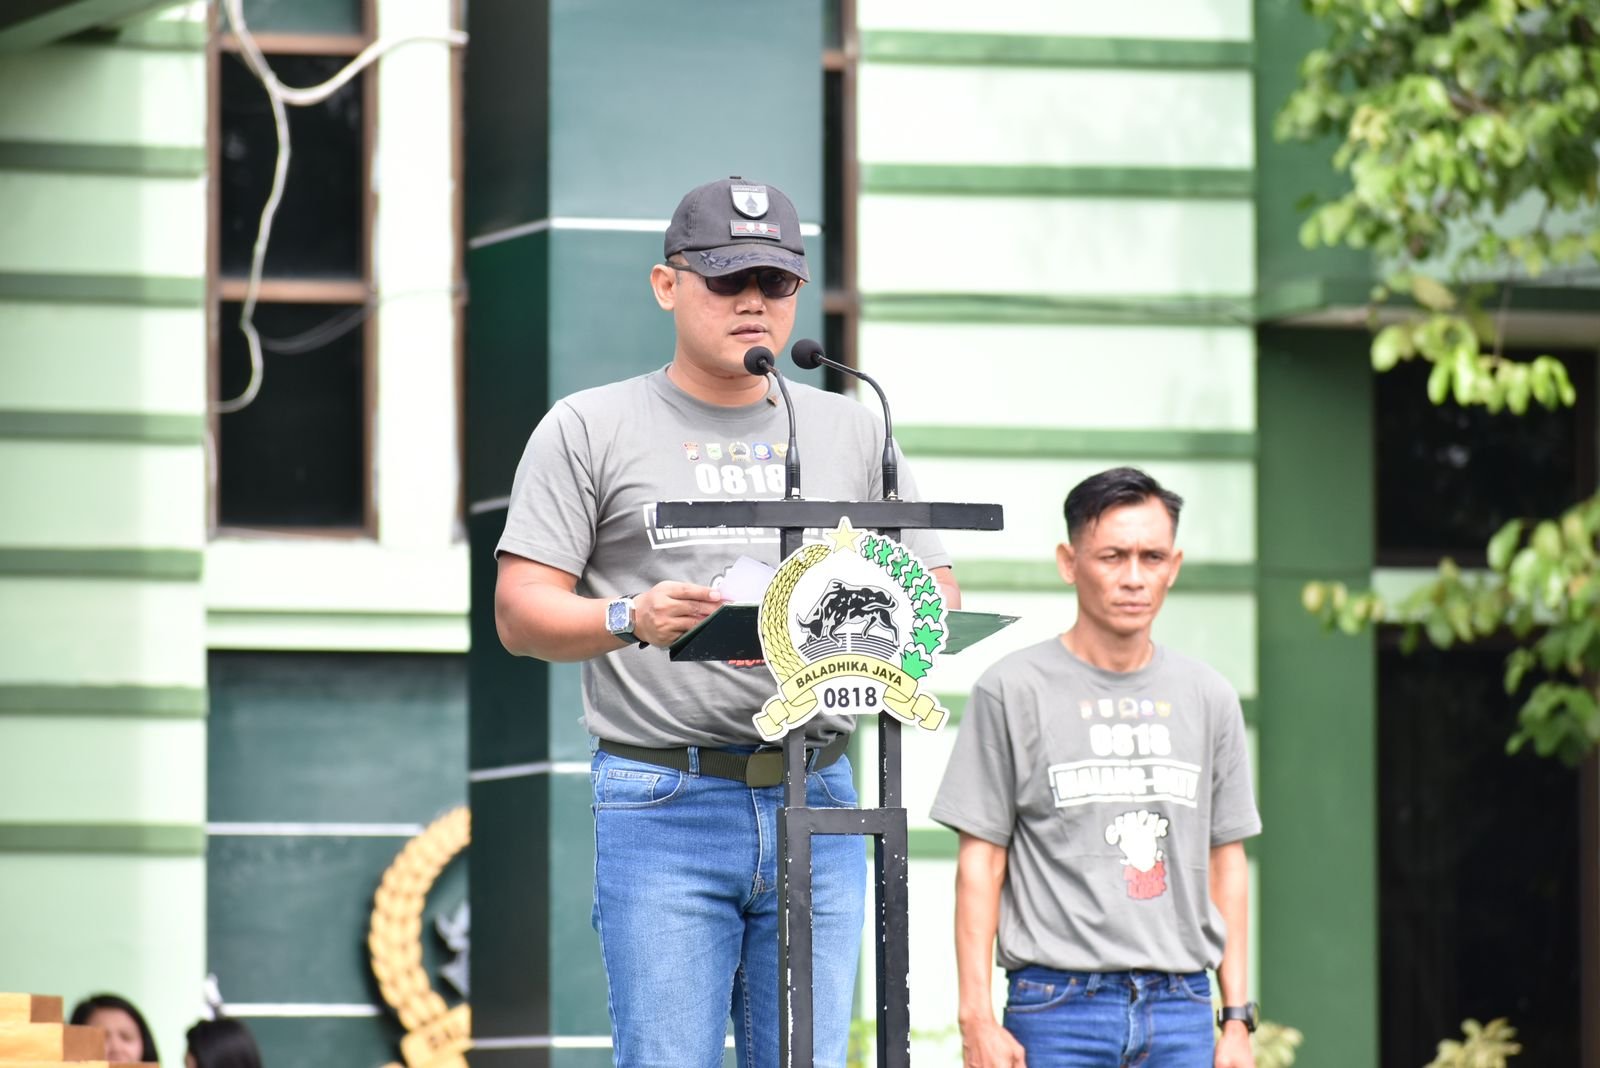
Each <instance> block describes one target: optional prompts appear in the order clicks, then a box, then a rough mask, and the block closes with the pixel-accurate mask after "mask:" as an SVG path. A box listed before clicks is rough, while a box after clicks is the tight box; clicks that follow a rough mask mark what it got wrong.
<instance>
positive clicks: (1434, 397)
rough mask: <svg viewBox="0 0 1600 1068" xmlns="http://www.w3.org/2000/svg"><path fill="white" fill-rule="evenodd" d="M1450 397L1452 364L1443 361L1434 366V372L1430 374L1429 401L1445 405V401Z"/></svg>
mask: <svg viewBox="0 0 1600 1068" xmlns="http://www.w3.org/2000/svg"><path fill="white" fill-rule="evenodd" d="M1449 395H1450V364H1448V363H1446V362H1445V361H1443V360H1440V361H1439V362H1438V363H1435V364H1434V365H1433V370H1432V371H1430V372H1429V373H1428V399H1429V400H1431V401H1432V402H1433V403H1434V404H1443V403H1444V399H1445V398H1446V397H1448V396H1449Z"/></svg>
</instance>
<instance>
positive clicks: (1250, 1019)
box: [1217, 1001, 1261, 1034]
mask: <svg viewBox="0 0 1600 1068" xmlns="http://www.w3.org/2000/svg"><path fill="white" fill-rule="evenodd" d="M1229 1020H1238V1021H1239V1022H1240V1023H1242V1024H1244V1029H1245V1030H1246V1031H1249V1032H1250V1033H1251V1034H1255V1033H1256V1024H1258V1023H1260V1022H1261V1006H1259V1005H1257V1004H1256V1003H1255V1002H1253V1001H1247V1002H1245V1003H1244V1004H1243V1005H1224V1006H1223V1007H1222V1011H1221V1012H1219V1013H1217V1026H1218V1027H1221V1026H1222V1025H1223V1024H1225V1023H1227V1022H1228V1021H1229Z"/></svg>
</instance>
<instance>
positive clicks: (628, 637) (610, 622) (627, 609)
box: [606, 594, 645, 645]
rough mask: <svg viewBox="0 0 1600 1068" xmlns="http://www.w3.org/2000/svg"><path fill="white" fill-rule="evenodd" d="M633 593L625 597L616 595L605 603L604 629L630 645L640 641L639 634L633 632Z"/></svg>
mask: <svg viewBox="0 0 1600 1068" xmlns="http://www.w3.org/2000/svg"><path fill="white" fill-rule="evenodd" d="M634 596H636V595H634V594H630V595H628V596H627V597H618V598H617V599H616V600H614V601H608V602H607V603H606V630H608V631H610V632H611V633H612V634H615V635H616V636H617V637H619V638H621V639H622V640H623V641H625V642H627V643H629V644H630V645H631V644H632V643H634V642H640V644H641V645H643V644H645V643H644V642H642V641H640V639H639V636H638V635H637V634H635V633H634V632H633V598H634Z"/></svg>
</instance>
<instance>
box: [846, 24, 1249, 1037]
mask: <svg viewBox="0 0 1600 1068" xmlns="http://www.w3.org/2000/svg"><path fill="white" fill-rule="evenodd" d="M859 20H860V54H861V57H862V65H861V74H860V117H859V128H860V131H861V136H860V142H859V145H858V149H859V152H860V157H861V205H860V218H861V224H860V249H859V255H860V277H861V287H862V304H863V322H862V327H861V335H860V351H861V362H862V365H863V367H864V368H866V369H867V370H869V371H870V372H872V373H874V374H876V375H878V376H880V378H881V379H882V381H883V382H884V383H885V387H886V388H887V389H888V390H889V391H890V394H891V396H893V397H894V398H895V403H896V408H895V414H896V421H897V432H898V436H899V438H900V440H901V442H902V444H903V445H904V447H905V449H906V451H907V453H908V456H909V458H910V460H911V462H912V463H913V464H915V466H916V471H917V477H918V483H919V486H920V487H921V489H922V490H923V492H924V493H925V494H927V495H929V496H932V497H935V498H938V499H944V500H985V501H998V502H999V503H1001V504H1003V505H1004V506H1005V510H1006V531H1005V533H1004V534H999V535H995V534H962V533H952V534H949V535H947V536H946V540H947V543H948V544H949V546H950V548H951V549H952V551H953V553H954V555H955V558H956V576H957V578H958V579H959V580H960V582H961V585H962V590H963V604H964V606H965V607H969V608H976V609H980V610H988V611H998V612H1007V613H1013V614H1017V615H1020V616H1021V617H1022V619H1021V621H1020V622H1018V623H1017V624H1015V625H1013V626H1012V627H1011V628H1010V629H1009V630H1008V631H1006V632H1004V633H1002V634H1001V635H999V636H996V637H994V638H991V639H988V640H987V641H986V642H984V643H983V644H982V645H979V646H978V647H976V648H975V649H973V650H971V651H970V652H967V653H964V654H962V655H961V656H959V657H956V658H954V659H952V660H950V661H949V662H948V663H946V664H941V665H940V671H941V672H942V673H943V677H942V678H941V679H940V680H939V681H938V685H939V687H940V688H941V689H942V690H945V691H947V692H948V693H950V695H951V697H952V698H953V703H954V704H956V705H957V706H959V705H960V704H961V703H963V702H964V700H965V696H966V692H967V690H968V689H969V688H970V686H971V684H972V682H973V680H974V679H975V678H976V676H977V675H978V674H979V673H980V672H981V671H982V670H983V669H984V668H985V667H987V666H988V665H989V664H991V663H993V662H994V660H995V659H996V658H998V657H999V656H1000V655H1002V654H1003V653H1005V652H1006V651H1008V650H1010V649H1013V648H1018V647H1020V646H1022V645H1025V644H1029V643H1032V642H1035V641H1039V640H1042V639H1044V638H1046V637H1048V636H1049V635H1051V634H1054V633H1057V632H1059V631H1061V630H1064V629H1065V628H1066V627H1067V626H1069V625H1070V624H1071V622H1072V619H1073V618H1074V614H1075V609H1074V604H1073V598H1072V594H1071V591H1070V590H1069V589H1068V588H1067V587H1065V586H1064V585H1063V584H1062V583H1061V581H1060V579H1059V577H1058V576H1057V574H1056V569H1055V563H1054V551H1055V546H1056V544H1057V543H1058V542H1059V541H1060V540H1061V539H1062V538H1063V537H1064V534H1065V531H1064V521H1063V519H1062V515H1061V506H1062V500H1063V498H1064V497H1065V496H1066V492H1067V490H1068V489H1070V488H1071V487H1072V485H1074V484H1075V483H1076V482H1077V481H1079V480H1080V479H1082V478H1084V477H1086V476H1087V475H1089V474H1091V473H1093V472H1094V471H1097V470H1101V469H1104V468H1107V467H1112V466H1116V465H1118V464H1124V463H1131V464H1136V465H1138V466H1140V467H1143V468H1145V469H1146V470H1148V471H1149V472H1150V473H1151V474H1153V475H1154V476H1155V477H1157V478H1158V479H1160V480H1161V481H1162V482H1164V483H1165V484H1167V485H1169V486H1171V487H1173V488H1174V489H1176V490H1177V491H1179V492H1180V493H1181V494H1183V495H1184V497H1185V498H1186V499H1187V502H1188V503H1187V506H1186V508H1185V511H1184V516H1183V522H1182V529H1181V537H1180V544H1181V545H1182V546H1183V547H1184V549H1185V554H1186V555H1185V566H1184V569H1183V574H1182V575H1181V577H1180V578H1179V581H1178V585H1177V587H1176V588H1175V589H1174V591H1173V594H1172V596H1171V597H1170V598H1169V600H1168V602H1167V607H1166V609H1165V610H1164V613H1163V616H1162V618H1161V620H1160V621H1159V623H1158V625H1157V638H1158V640H1160V641H1163V642H1166V643H1169V644H1171V645H1173V646H1174V647H1176V648H1179V649H1183V650H1185V651H1186V652H1189V653H1191V654H1194V655H1197V656H1200V657H1203V658H1204V659H1206V660H1208V661H1210V662H1211V663H1213V664H1215V665H1216V666H1217V667H1218V668H1219V669H1220V670H1221V671H1223V672H1224V674H1226V675H1227V677H1228V678H1229V679H1230V681H1231V682H1232V683H1233V684H1234V686H1235V687H1236V688H1237V689H1238V690H1239V692H1240V694H1241V695H1242V697H1243V698H1244V702H1245V708H1246V711H1247V719H1248V720H1249V722H1250V725H1251V733H1252V737H1253V736H1254V734H1255V721H1256V718H1257V717H1256V710H1257V707H1258V701H1257V700H1256V695H1257V662H1256V654H1257V648H1256V634H1257V596H1256V594H1257V579H1256V531H1255V512H1256V501H1257V490H1256V477H1257V474H1256V468H1257V461H1256V454H1257V422H1256V406H1255V397H1256V354H1255V338H1254V333H1253V330H1252V323H1251V306H1252V303H1253V301H1252V297H1253V292H1254V286H1255V275H1256V265H1255V235H1254V226H1255V205H1254V201H1253V199H1252V192H1253V189H1254V163H1255V157H1254V138H1253V135H1252V99H1253V98H1252V71H1251V61H1252V54H1253V51H1252V27H1251V11H1250V8H1249V5H1248V3H1243V2H1224V3H1208V4H1203V5H1194V4H1181V3H1157V4H1146V5H1139V6H1138V7H1137V8H1118V7H1117V6H1115V5H1098V6H1090V7H1085V6H1084V5H1063V4H1057V3H1051V2H1046V0H1035V2H1025V3H1015V4H1007V5H1003V7H1000V8H996V7H993V6H990V7H982V6H981V5H973V4H965V3H954V2H943V0H941V2H933V3H918V4H909V3H896V2H890V0H862V2H861V3H860V4H859ZM959 729H960V727H959V724H958V725H957V726H956V727H955V728H954V729H953V730H947V731H946V732H945V735H944V736H942V737H939V738H936V739H933V740H931V741H928V740H922V739H917V740H915V742H914V744H911V745H909V746H908V758H907V765H908V769H909V770H908V774H907V780H908V781H907V787H906V793H907V807H908V808H909V809H910V815H911V820H912V824H913V831H912V869H913V873H912V891H913V905H912V926H913V931H914V932H915V935H914V937H913V939H912V951H911V952H912V976H913V981H912V982H913V985H912V1024H913V1028H914V1031H915V1032H916V1033H917V1034H918V1039H917V1041H916V1043H915V1045H914V1047H913V1048H914V1050H916V1051H917V1053H918V1054H919V1055H920V1056H921V1057H926V1058H935V1059H936V1058H938V1057H940V1056H943V1057H945V1058H947V1059H948V1058H950V1057H953V1056H957V1055H958V1054H957V1053H956V1052H955V1051H956V1050H958V1048H959V1046H958V1045H957V1044H956V1043H955V1041H954V1038H953V1031H954V1026H953V1025H954V1022H955V1017H956V1006H957V996H956V982H955V961H954V952H953V949H952V942H951V935H950V930H951V922H952V916H953V899H952V896H951V894H952V891H951V887H952V884H953V872H954V856H955V845H956V843H955V836H954V835H952V834H950V833H949V832H948V831H946V830H944V829H942V828H940V827H938V826H937V825H936V824H933V823H932V822H931V821H930V820H929V818H928V815H927V812H928V808H929V805H930V804H931V802H932V797H933V791H934V790H935V788H936V786H937V783H938V779H939V776H940V774H941V773H942V771H943V768H944V764H945V759H946V756H947V754H948V749H949V745H950V743H951V742H952V741H953V737H954V734H955V733H956V732H957V731H959ZM1267 823H1268V828H1269V831H1268V833H1269V834H1270V833H1271V831H1272V829H1273V828H1275V827H1276V826H1277V825H1278V823H1277V820H1276V819H1275V818H1273V817H1272V816H1271V815H1270V814H1268V816H1267ZM1251 848H1252V851H1254V849H1255V846H1254V844H1252V847H1251Z"/></svg>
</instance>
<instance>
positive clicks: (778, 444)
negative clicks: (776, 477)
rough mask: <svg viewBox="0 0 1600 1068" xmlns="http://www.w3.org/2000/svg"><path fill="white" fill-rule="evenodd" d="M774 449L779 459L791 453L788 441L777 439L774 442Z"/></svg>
mask: <svg viewBox="0 0 1600 1068" xmlns="http://www.w3.org/2000/svg"><path fill="white" fill-rule="evenodd" d="M772 451H773V452H775V453H777V454H778V459H780V460H781V459H783V458H785V457H787V456H788V455H789V443H788V442H787V441H775V442H773V443H772Z"/></svg>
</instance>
